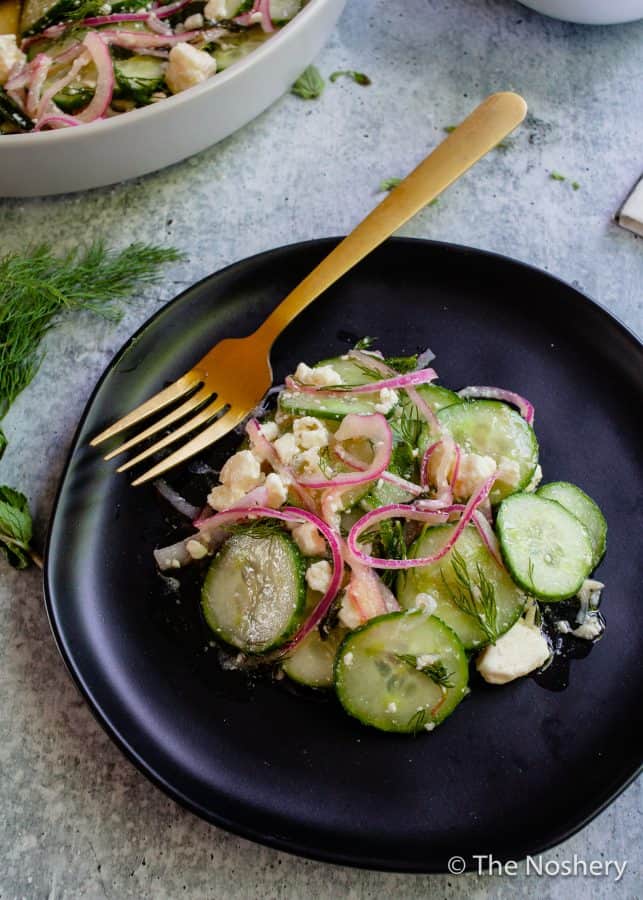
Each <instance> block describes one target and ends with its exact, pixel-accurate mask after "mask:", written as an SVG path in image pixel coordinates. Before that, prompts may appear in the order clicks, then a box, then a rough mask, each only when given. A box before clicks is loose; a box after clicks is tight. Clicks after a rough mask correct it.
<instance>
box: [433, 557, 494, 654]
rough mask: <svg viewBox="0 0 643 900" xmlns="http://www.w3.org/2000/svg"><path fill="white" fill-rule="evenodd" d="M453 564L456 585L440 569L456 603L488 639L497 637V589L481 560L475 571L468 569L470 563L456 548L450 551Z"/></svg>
mask: <svg viewBox="0 0 643 900" xmlns="http://www.w3.org/2000/svg"><path fill="white" fill-rule="evenodd" d="M451 567H452V571H453V575H454V577H455V582H456V583H455V586H451V585H450V584H449V582H448V581H447V580H446V578H445V576H444V572H443V571H442V569H440V575H441V577H442V583H443V584H444V587H445V588H446V590H447V592H448V593H449V596H450V597H451V599H452V600H453V602H454V603H455V605H456V606H457V607H458V608H459V609H461V610H462V612H465V613H467V614H468V615H470V616H471V617H472V618H473V619H475V620H476V622H477V623H478V625H479V626H480V628H481V629H482V631H483V632H484V634H485V637H486V638H487V640H489V641H490V642H491V643H494V642H495V640H496V638H497V637H498V605H497V603H496V590H495V587H494V586H493V583H492V582H491V581H489V579H488V578H487V576H486V575H485V573H484V570H483V569H482V567H481V566H480V564H479V563H478V564H477V565H476V575H475V576H474V575H471V574H470V573H469V568H468V566H467V563H466V561H465V559H464V557H463V556H462V554H460V553H458V551H457V550H453V551H452V552H451Z"/></svg>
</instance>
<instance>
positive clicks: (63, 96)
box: [45, 84, 94, 113]
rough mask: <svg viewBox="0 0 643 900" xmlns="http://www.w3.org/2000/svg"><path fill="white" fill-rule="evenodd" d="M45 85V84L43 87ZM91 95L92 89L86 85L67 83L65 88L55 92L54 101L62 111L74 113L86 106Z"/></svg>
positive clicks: (92, 94)
mask: <svg viewBox="0 0 643 900" xmlns="http://www.w3.org/2000/svg"><path fill="white" fill-rule="evenodd" d="M46 87H47V86H46V85H45V89H46ZM93 96H94V91H93V90H92V89H91V88H90V87H87V86H86V85H82V84H77V85H75V84H68V85H67V87H66V88H64V89H63V90H62V91H60V92H59V93H58V94H56V96H55V97H54V102H55V104H56V106H59V107H60V108H61V109H62V111H63V112H66V113H75V112H77V111H78V110H79V109H83V108H84V107H85V106H87V105H88V103H89V102H90V100H91V99H92V97H93Z"/></svg>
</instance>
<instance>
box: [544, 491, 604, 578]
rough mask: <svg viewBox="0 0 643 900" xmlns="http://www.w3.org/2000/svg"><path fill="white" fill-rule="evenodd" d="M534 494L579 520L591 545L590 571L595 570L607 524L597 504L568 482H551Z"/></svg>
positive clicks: (602, 549)
mask: <svg viewBox="0 0 643 900" xmlns="http://www.w3.org/2000/svg"><path fill="white" fill-rule="evenodd" d="M536 494H537V495H538V496H539V497H544V498H545V499H546V500H555V501H556V503H560V505H561V506H564V507H565V509H566V510H567V511H568V512H570V513H572V514H573V515H574V516H576V518H577V519H580V521H581V522H582V523H583V525H584V526H585V528H586V529H587V531H588V532H589V539H590V542H591V544H592V569H595V568H596V566H597V565H598V564H599V562H600V561H601V559H602V558H603V555H604V554H605V547H606V544H607V522H606V521H605V516H604V515H603V513H602V512H601V511H600V509H599V507H598V506H597V504H596V503H595V502H594V501H593V500H592V498H591V497H588V496H587V494H586V493H585V491H581V489H580V488H579V487H576V485H575V484H570V483H569V482H568V481H552V482H551V484H544V485H543V486H542V487H541V488H539V489H538V490H537V491H536Z"/></svg>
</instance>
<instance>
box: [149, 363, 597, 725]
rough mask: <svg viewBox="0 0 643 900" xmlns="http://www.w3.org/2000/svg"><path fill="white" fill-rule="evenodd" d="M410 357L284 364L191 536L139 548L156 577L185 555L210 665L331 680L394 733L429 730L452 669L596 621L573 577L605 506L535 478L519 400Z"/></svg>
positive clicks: (537, 658) (593, 635) (310, 682)
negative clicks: (193, 569)
mask: <svg viewBox="0 0 643 900" xmlns="http://www.w3.org/2000/svg"><path fill="white" fill-rule="evenodd" d="M429 361H430V360H429V357H428V355H422V356H421V357H420V358H418V357H406V358H395V359H384V358H383V357H382V355H381V354H379V353H377V352H372V351H369V350H367V349H365V348H364V347H357V348H356V349H354V350H352V351H351V352H349V353H347V354H345V355H343V356H341V357H337V358H335V359H330V360H326V361H323V362H321V363H318V364H317V365H315V366H312V367H310V366H308V365H307V364H305V363H300V365H299V366H298V367H297V369H296V371H295V373H294V375H292V376H289V377H288V378H287V379H286V381H285V384H284V386H283V388H281V389H280V390H279V391H278V394H277V406H276V409H275V410H273V412H271V413H269V412H267V411H266V410H262V416H261V418H258V417H252V418H250V419H249V420H248V422H247V423H246V425H245V442H244V446H242V448H241V449H239V450H238V451H237V452H235V453H234V454H233V455H232V456H230V458H229V459H228V460H227V461H226V462H225V464H224V465H223V467H222V469H221V471H220V473H219V484H217V485H215V486H214V487H213V488H212V489H211V490H210V493H209V495H208V497H207V505H206V506H205V508H204V509H203V510H202V512H201V513H200V514H199V515H198V516H196V517H195V519H194V526H195V529H196V530H195V531H194V532H193V533H192V534H191V535H189V536H188V537H187V538H185V539H184V540H182V541H180V542H178V543H174V544H172V545H170V546H167V547H163V548H161V549H159V550H157V551H155V557H156V561H157V564H158V566H159V568H160V570H161V571H163V572H166V573H172V572H173V571H175V570H177V569H180V568H182V567H183V566H185V565H189V564H192V563H196V564H197V565H200V566H202V567H203V569H204V579H203V587H202V594H201V604H202V612H203V616H204V619H205V622H206V623H207V625H208V626H209V628H210V629H211V631H212V633H213V635H214V636H216V639H217V640H218V641H219V642H221V645H222V646H224V647H227V648H229V651H230V653H231V657H230V658H231V659H232V663H230V662H229V663H228V664H232V665H234V666H238V667H240V668H243V667H248V668H253V669H256V668H257V666H259V667H261V666H262V665H265V666H266V667H267V669H269V670H270V671H271V672H272V673H274V672H275V671H277V673H278V674H279V675H280V676H287V677H288V678H290V679H292V680H293V681H295V682H298V683H300V684H303V685H306V686H309V687H311V688H315V689H331V690H334V691H335V693H336V695H337V697H338V699H339V701H340V703H341V704H342V706H343V707H344V709H345V710H346V712H347V713H349V714H350V715H352V716H355V717H356V718H357V719H359V720H360V721H361V722H363V723H364V724H366V725H370V726H374V727H376V728H378V729H380V730H383V731H389V732H398V733H418V732H420V731H432V730H433V729H434V728H435V727H436V726H437V725H439V724H440V723H441V722H442V721H443V720H444V719H445V718H446V717H447V716H449V715H450V714H451V713H452V712H453V710H454V709H455V708H456V706H457V705H458V704H459V703H460V701H461V700H462V699H463V698H464V697H465V696H466V695H467V694H468V693H469V690H470V689H469V675H470V669H471V668H472V667H473V668H475V669H476V670H477V672H478V673H479V675H480V676H482V678H483V679H484V680H485V681H487V682H489V683H491V684H496V685H499V684H505V683H507V682H510V681H513V680H515V679H517V678H520V677H522V676H525V675H528V674H529V673H532V672H535V671H537V670H539V669H542V668H543V667H545V666H547V664H548V663H549V662H550V660H551V658H552V653H553V646H554V643H555V640H554V637H555V636H557V635H561V634H571V635H572V637H573V639H574V640H596V639H598V638H599V637H600V636H601V634H602V631H603V628H604V621H603V618H602V616H601V614H600V613H599V611H598V603H599V599H600V593H601V590H602V587H603V585H602V584H601V583H600V582H597V581H594V580H592V579H591V578H590V575H591V573H592V572H593V570H594V568H595V567H596V566H597V564H598V563H599V561H600V559H601V558H602V556H603V554H604V552H605V543H606V532H607V528H606V524H605V520H604V518H603V516H602V514H601V512H600V510H599V508H598V506H597V505H596V504H595V503H594V501H593V500H591V499H590V498H589V497H588V496H587V495H586V494H585V493H584V492H583V491H581V490H580V489H579V488H577V487H576V486H574V485H572V484H569V483H566V482H553V483H550V484H545V485H541V484H540V481H541V478H542V472H541V468H540V465H539V462H538V442H537V439H536V434H535V431H534V427H533V423H534V409H533V407H532V405H531V404H530V403H529V402H528V401H527V400H526V399H524V398H523V397H521V396H519V395H518V394H516V393H514V392H512V391H509V390H506V389H501V388H495V387H483V386H473V387H466V388H464V389H462V390H460V391H458V392H457V393H456V392H454V391H452V390H450V389H448V388H446V387H443V386H441V385H438V384H436V380H437V374H436V372H435V370H434V369H433V368H431V367H430V366H429V365H428V363H429ZM166 494H167V492H166ZM167 496H169V497H170V499H173V500H174V501H175V502H176V497H172V495H171V494H167ZM179 505H181V504H180V502H179ZM561 601H563V602H562V603H561ZM556 606H558V607H559V608H562V609H563V610H564V613H565V614H566V615H568V616H569V615H570V611H571V612H573V617H574V618H575V619H576V621H574V622H570V621H569V620H568V619H567V618H564V617H561V616H558V617H557V616H551V615H550V610H552V609H554V608H555V607H556Z"/></svg>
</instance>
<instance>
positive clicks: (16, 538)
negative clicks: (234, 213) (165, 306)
mask: <svg viewBox="0 0 643 900" xmlns="http://www.w3.org/2000/svg"><path fill="white" fill-rule="evenodd" d="M182 258H183V257H182V254H181V253H179V252H178V251H177V250H174V249H172V248H163V247H154V246H146V245H143V244H138V243H134V244H131V245H130V246H129V247H127V248H126V249H125V250H122V251H120V252H114V251H111V250H107V249H106V248H105V245H104V244H103V243H102V242H100V241H98V242H96V243H94V244H92V245H91V246H90V247H89V248H88V249H86V250H73V251H71V252H70V253H68V254H66V255H65V256H56V255H55V254H54V253H53V251H52V250H51V248H50V247H49V246H48V245H47V244H41V245H40V246H38V247H36V248H34V249H33V250H31V251H30V252H28V253H25V254H20V253H10V254H7V255H6V256H3V257H1V258H0V420H1V419H2V418H4V416H5V415H6V414H7V412H8V410H9V408H10V406H11V404H12V403H13V401H14V400H15V399H16V397H17V396H18V394H20V393H21V391H23V390H24V389H25V388H26V387H27V385H28V384H29V383H30V382H31V380H32V379H33V377H34V375H35V374H36V372H37V371H38V368H39V366H40V363H41V361H42V354H41V352H40V344H41V341H42V339H43V337H44V336H45V334H46V333H47V331H49V329H50V328H51V327H52V326H53V325H55V323H56V321H57V320H58V318H59V317H60V316H62V315H64V314H65V313H69V312H74V311H78V310H89V311H91V312H95V313H97V314H99V315H102V316H104V317H106V318H108V319H112V320H117V319H119V318H120V315H121V310H120V308H119V305H118V301H119V300H121V299H122V298H124V297H126V296H128V295H130V294H132V292H133V291H134V289H135V288H136V286H137V285H140V284H145V283H150V282H153V281H155V280H156V279H157V278H158V277H159V276H160V268H161V265H162V264H163V263H167V262H175V261H177V260H179V259H182ZM6 446H7V439H6V436H5V434H4V432H3V431H2V429H1V428H0V457H1V456H2V454H3V453H4V450H5V448H6ZM31 539H32V521H31V514H30V512H29V506H28V503H27V499H26V497H25V496H24V494H21V493H20V492H18V491H16V490H13V489H12V488H10V487H7V486H0V549H1V550H3V551H4V554H5V555H6V557H7V559H8V561H9V563H10V564H11V565H13V566H15V567H16V568H19V569H24V568H25V567H26V566H27V565H28V564H29V562H30V561H31V562H34V563H36V565H38V566H41V567H42V560H41V558H40V556H39V555H38V554H37V553H36V551H35V550H34V549H33V548H32V546H31Z"/></svg>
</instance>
